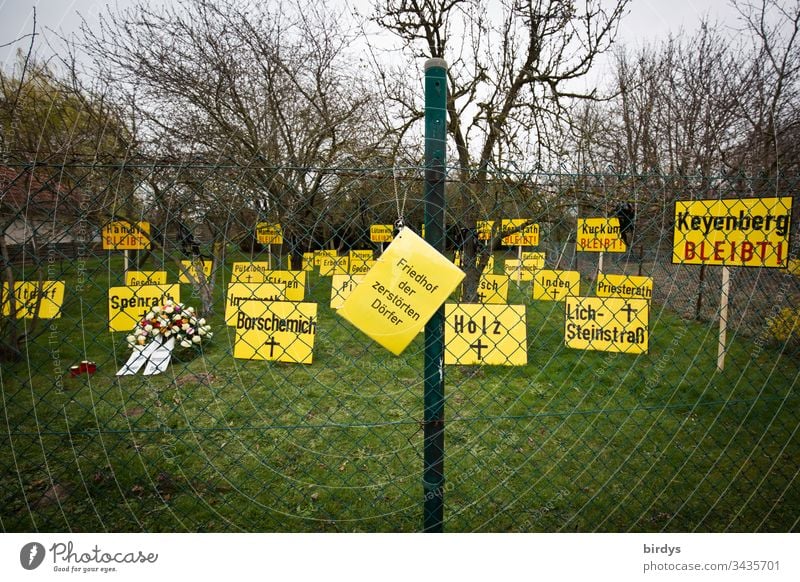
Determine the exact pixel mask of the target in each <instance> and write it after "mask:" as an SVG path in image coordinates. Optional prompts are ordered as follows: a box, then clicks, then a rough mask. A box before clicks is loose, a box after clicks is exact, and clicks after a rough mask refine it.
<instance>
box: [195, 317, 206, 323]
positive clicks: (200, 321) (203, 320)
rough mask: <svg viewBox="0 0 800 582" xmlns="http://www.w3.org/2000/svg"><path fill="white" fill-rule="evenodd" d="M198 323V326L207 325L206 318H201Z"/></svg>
mask: <svg viewBox="0 0 800 582" xmlns="http://www.w3.org/2000/svg"><path fill="white" fill-rule="evenodd" d="M197 323H198V324H200V325H205V324H206V319H205V317H201V318H200V319H198V320H197Z"/></svg>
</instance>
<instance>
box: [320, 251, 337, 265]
mask: <svg viewBox="0 0 800 582" xmlns="http://www.w3.org/2000/svg"><path fill="white" fill-rule="evenodd" d="M338 256H339V251H337V250H335V249H325V250H322V251H314V266H315V267H319V264H320V262H321V261H322V257H334V258H335V257H338Z"/></svg>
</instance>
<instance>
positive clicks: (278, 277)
mask: <svg viewBox="0 0 800 582" xmlns="http://www.w3.org/2000/svg"><path fill="white" fill-rule="evenodd" d="M264 283H274V284H275V285H283V286H284V288H285V293H286V301H302V300H303V299H305V298H306V273H305V271H266V272H265V273H264Z"/></svg>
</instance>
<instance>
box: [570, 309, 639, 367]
mask: <svg viewBox="0 0 800 582" xmlns="http://www.w3.org/2000/svg"><path fill="white" fill-rule="evenodd" d="M649 305H650V303H649V302H648V301H647V300H646V299H623V298H620V297H567V298H566V316H565V318H564V343H565V345H566V346H567V347H569V348H576V349H580V350H598V351H602V352H622V353H625V354H646V353H647V347H648V341H649V332H648V320H649Z"/></svg>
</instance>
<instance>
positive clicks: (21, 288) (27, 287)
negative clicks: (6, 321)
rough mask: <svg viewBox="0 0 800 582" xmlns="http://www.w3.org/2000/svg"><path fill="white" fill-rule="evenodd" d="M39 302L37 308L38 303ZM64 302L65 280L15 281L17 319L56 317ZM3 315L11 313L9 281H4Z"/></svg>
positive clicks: (59, 313)
mask: <svg viewBox="0 0 800 582" xmlns="http://www.w3.org/2000/svg"><path fill="white" fill-rule="evenodd" d="M37 303H38V304H39V308H38V310H37V308H36V304H37ZM63 304H64V281H42V282H41V283H39V282H38V281H17V282H16V283H14V309H15V312H16V318H17V319H33V318H34V317H39V318H40V319H56V318H59V317H61V306H62V305H63ZM2 313H3V315H6V316H8V315H11V297H10V296H9V293H8V283H3V309H2Z"/></svg>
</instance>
